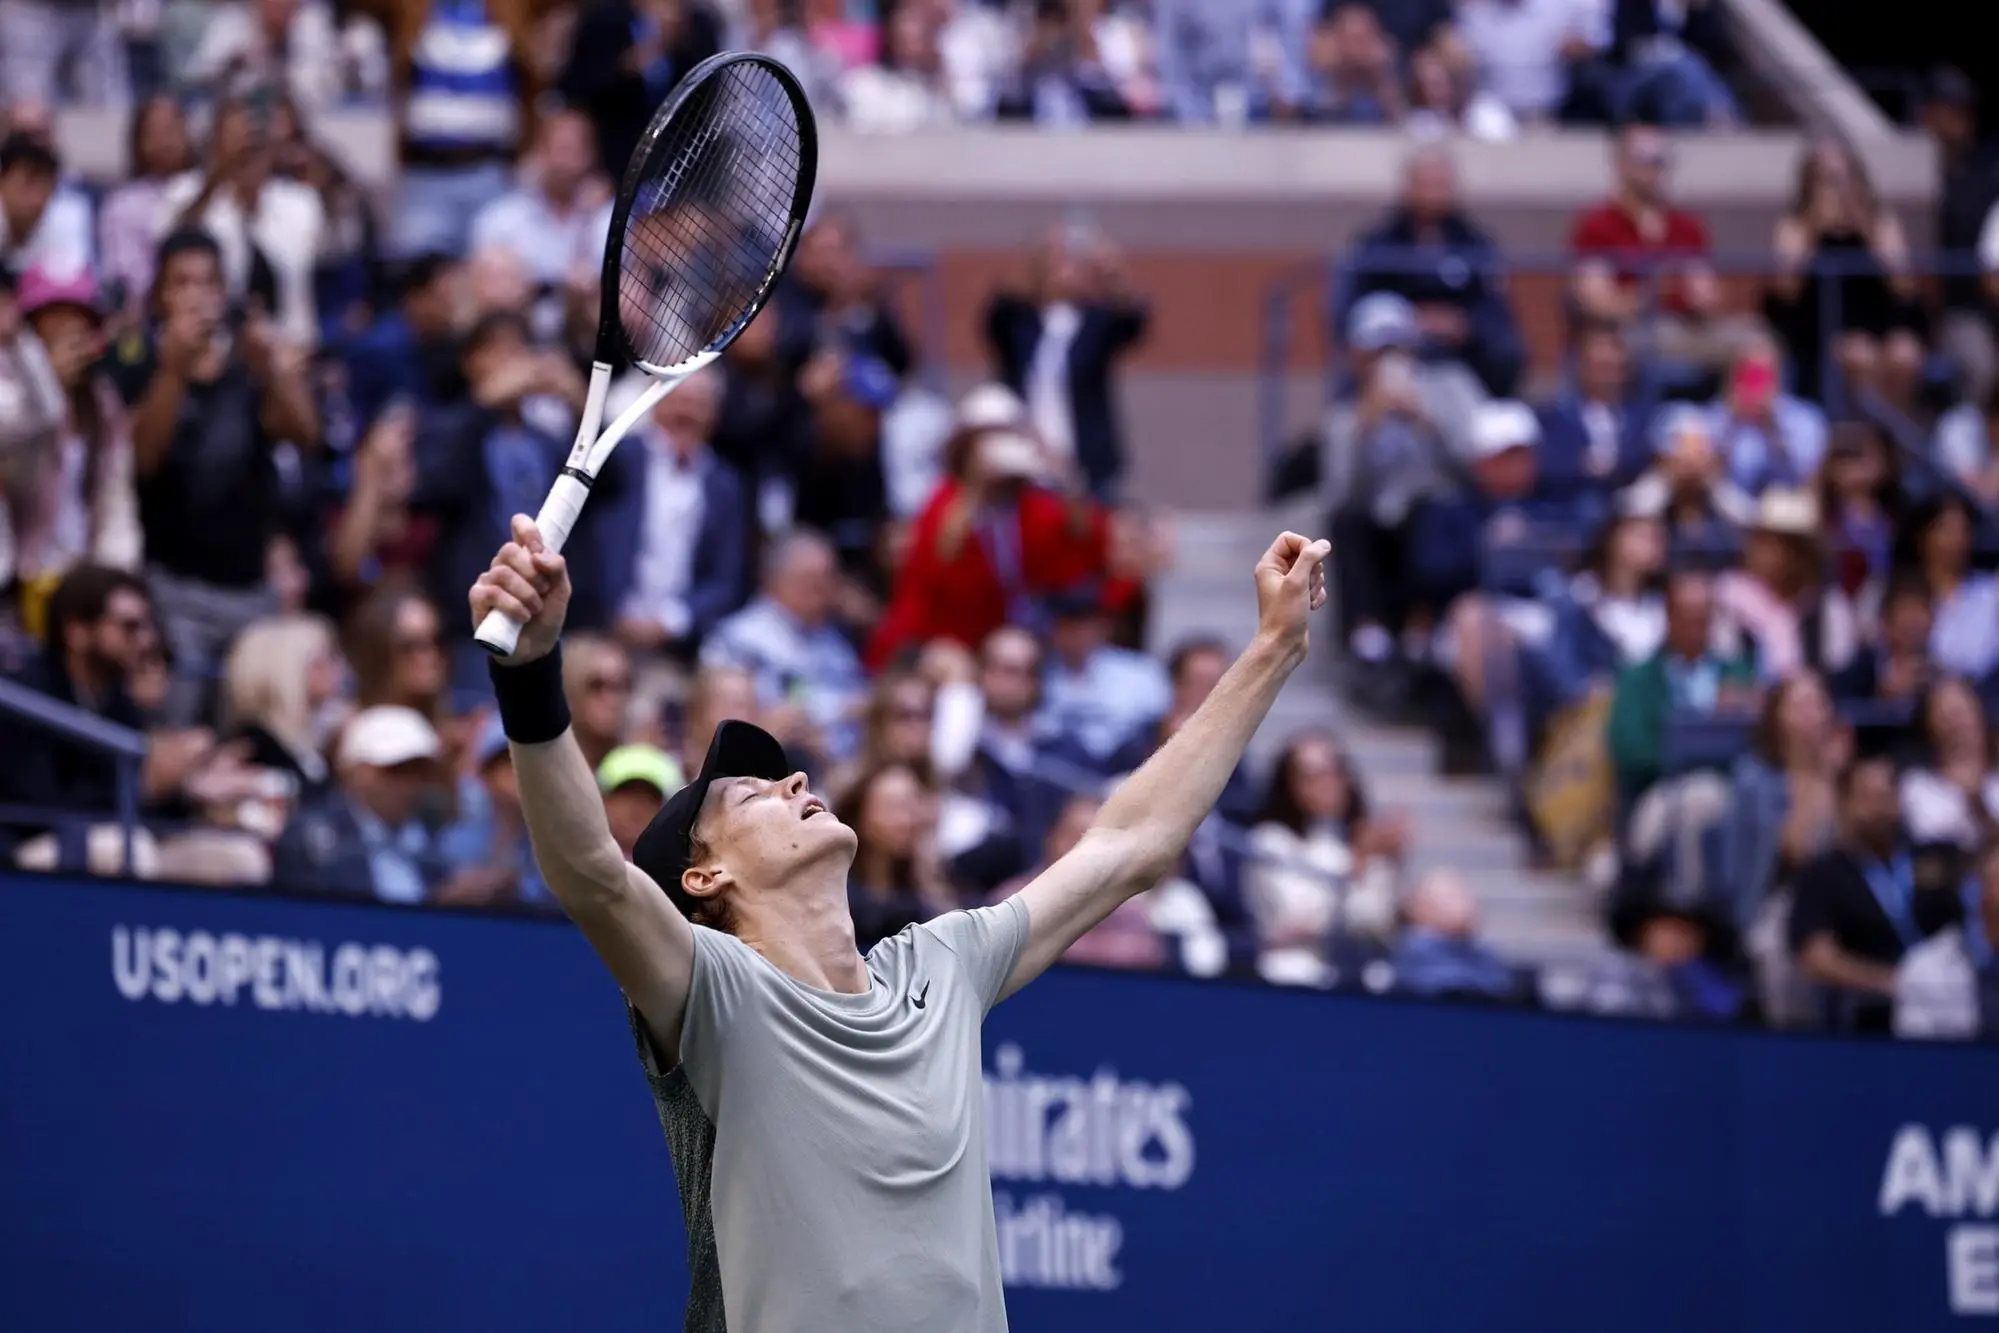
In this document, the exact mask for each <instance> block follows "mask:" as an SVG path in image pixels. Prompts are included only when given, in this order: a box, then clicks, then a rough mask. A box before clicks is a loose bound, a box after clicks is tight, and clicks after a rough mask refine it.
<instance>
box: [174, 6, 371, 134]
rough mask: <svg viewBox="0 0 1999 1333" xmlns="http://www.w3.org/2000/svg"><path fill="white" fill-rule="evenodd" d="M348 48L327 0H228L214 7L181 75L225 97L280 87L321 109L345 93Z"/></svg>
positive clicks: (306, 104)
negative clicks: (342, 42)
mask: <svg viewBox="0 0 1999 1333" xmlns="http://www.w3.org/2000/svg"><path fill="white" fill-rule="evenodd" d="M345 54H346V53H345V52H344V51H343V49H342V47H341V42H340V34H339V32H338V31H337V30H336V29H335V27H334V14H333V8H332V6H330V5H328V4H326V3H324V2H323V0H228V2H227V3H223V4H217V5H212V6H210V8H209V15H208V22H207V25H206V26H205V27H204V28H203V29H202V31H201V40H200V42H199V43H197V44H196V46H195V48H194V51H193V53H192V54H190V55H189V56H188V57H187V62H186V63H185V64H184V65H183V66H182V67H181V72H180V73H181V79H182V81H183V82H186V83H190V84H195V85H198V86H200V87H203V88H205V89H207V90H208V91H210V92H212V93H215V94H218V95H220V96H224V97H238V96H245V95H268V94H270V93H272V92H278V93H280V94H282V95H284V96H288V97H290V98H291V99H293V100H294V101H296V102H297V103H298V104H299V105H300V106H302V107H305V108H306V109H308V110H310V111H314V112H317V111H319V110H321V109H323V108H325V107H327V106H330V105H331V104H333V103H334V102H335V101H337V100H338V99H339V97H340V95H341V93H342V92H343V91H345V89H344V87H343V85H344V84H345V82H346V76H347V75H348V73H349V71H348V69H347V63H348V62H347V60H346V58H345Z"/></svg>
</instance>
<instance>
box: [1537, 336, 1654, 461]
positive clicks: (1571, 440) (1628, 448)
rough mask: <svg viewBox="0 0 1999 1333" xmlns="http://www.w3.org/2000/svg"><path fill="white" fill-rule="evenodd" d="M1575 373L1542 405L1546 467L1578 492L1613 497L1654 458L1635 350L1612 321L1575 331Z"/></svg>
mask: <svg viewBox="0 0 1999 1333" xmlns="http://www.w3.org/2000/svg"><path fill="white" fill-rule="evenodd" d="M1575 363H1576V364H1575V377H1574V379H1573V380H1572V381H1571V382H1570V384H1569V385H1568V387H1567V388H1565V389H1564V390H1563V391H1562V393H1561V394H1560V396H1558V397H1557V398H1556V399H1555V400H1554V401H1553V402H1552V403H1549V404H1548V405H1546V406H1545V407H1543V408H1542V409H1541V450H1540V456H1541V467H1542V470H1543V472H1544V473H1545V474H1546V475H1547V476H1549V477H1550V478H1557V477H1559V478H1561V479H1562V480H1563V481H1564V483H1566V484H1567V485H1569V486H1571V487H1573V488H1574V489H1575V490H1576V491H1578V492H1579V493H1588V494H1591V495H1594V496H1596V497H1599V498H1601V499H1604V500H1608V498H1609V496H1610V495H1611V494H1612V493H1614V492H1616V491H1620V490H1622V489H1624V488H1625V487H1626V486H1629V485H1630V484H1631V483H1632V482H1634V481H1636V480H1637V479H1638V478H1639V476H1640V475H1642V474H1643V473H1644V471H1645V469H1646V468H1647V467H1648V466H1650V465H1651V462H1652V445H1651V441H1650V439H1649V438H1648V436H1647V432H1646V424H1647V421H1648V420H1649V418H1650V415H1651V414H1650V412H1649V411H1648V409H1647V408H1646V407H1645V405H1644V404H1642V403H1640V402H1637V401H1635V400H1634V398H1633V396H1632V392H1631V353H1630V349H1629V348H1628V347H1627V346H1626V345H1625V341H1624V335H1623V334H1622V333H1621V332H1619V331H1618V329H1617V328H1616V327H1615V326H1613V325H1608V324H1598V325H1591V326H1588V327H1586V328H1584V329H1583V330H1582V331H1581V332H1580V333H1579V334H1577V336H1576V346H1575Z"/></svg>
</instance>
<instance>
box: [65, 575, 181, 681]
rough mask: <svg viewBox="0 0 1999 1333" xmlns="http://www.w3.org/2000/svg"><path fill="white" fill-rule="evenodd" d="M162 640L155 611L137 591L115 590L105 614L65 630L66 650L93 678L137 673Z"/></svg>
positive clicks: (106, 603)
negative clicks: (159, 639)
mask: <svg viewBox="0 0 1999 1333" xmlns="http://www.w3.org/2000/svg"><path fill="white" fill-rule="evenodd" d="M157 638H158V635H157V632H156V630H155V627H154V624H153V608H152V605H151V604H150V603H149V602H147V601H146V599H145V597H144V596H143V595H142V594H140V593H139V592H138V590H136V589H133V588H118V589H114V590H113V591H112V593H111V595H110V597H109V598H107V599H106V600H105V603H104V614H103V615H101V616H99V617H98V618H97V619H96V620H94V621H86V622H81V623H72V624H70V625H68V626H65V627H64V631H63V639H64V645H63V646H64V647H65V649H67V650H68V652H69V654H70V656H71V657H72V658H77V659H80V660H81V661H82V663H83V665H84V667H85V669H86V670H88V671H89V672H90V673H91V674H92V675H105V676H111V677H114V678H119V679H124V678H127V677H129V676H130V675H131V674H132V672H134V671H135V670H137V669H138V668H139V666H140V665H141V664H142V662H143V660H144V658H145V655H146V653H147V652H148V651H149V650H151V649H152V648H154V647H155V646H156V640H157Z"/></svg>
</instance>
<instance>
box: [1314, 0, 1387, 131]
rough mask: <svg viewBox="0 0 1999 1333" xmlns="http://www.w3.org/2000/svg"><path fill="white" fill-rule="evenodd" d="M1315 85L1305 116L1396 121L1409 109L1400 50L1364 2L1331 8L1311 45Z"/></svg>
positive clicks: (1337, 121)
mask: <svg viewBox="0 0 1999 1333" xmlns="http://www.w3.org/2000/svg"><path fill="white" fill-rule="evenodd" d="M1306 51H1307V54H1306V60H1307V62H1308V63H1309V65H1310V67H1311V85H1310V88H1309V91H1308V92H1307V93H1306V95H1305V103H1304V105H1303V107H1302V108H1300V109H1301V111H1302V113H1303V115H1304V118H1305V119H1307V120H1313V121H1326V122H1331V123H1334V124H1341V125H1394V124H1397V123H1399V122H1400V121H1401V120H1402V118H1403V115H1404V114H1405V112H1406V111H1407V109H1408V98H1407V96H1406V95H1405V94H1404V92H1403V89H1402V79H1401V75H1400V73H1399V71H1398V70H1397V69H1396V62H1395V49H1394V47H1392V46H1390V45H1389V42H1388V38H1387V36H1386V34H1384V33H1383V32H1382V30H1381V20H1380V19H1379V18H1377V17H1376V15H1375V12H1374V11H1373V10H1372V9H1370V8H1368V6H1367V5H1366V4H1364V3H1362V2H1361V0H1346V3H1343V4H1338V5H1336V6H1329V7H1328V12H1327V14H1326V17H1325V18H1323V19H1321V20H1320V21H1319V24H1318V26H1317V27H1316V28H1315V29H1313V31H1312V35H1311V40H1310V44H1309V45H1308V46H1307V48H1306Z"/></svg>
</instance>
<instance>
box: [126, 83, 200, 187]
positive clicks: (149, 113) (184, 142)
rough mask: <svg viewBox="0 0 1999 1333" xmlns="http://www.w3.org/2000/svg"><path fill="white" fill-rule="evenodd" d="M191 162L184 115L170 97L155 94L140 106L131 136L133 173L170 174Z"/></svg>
mask: <svg viewBox="0 0 1999 1333" xmlns="http://www.w3.org/2000/svg"><path fill="white" fill-rule="evenodd" d="M193 165H194V145H193V142H192V141H191V140H190V139H189V138H188V133H187V117H186V116H185V115H183V114H182V112H181V109H180V103H179V102H176V101H175V100H174V99H173V98H171V97H155V98H153V99H152V100H151V101H149V102H147V103H146V105H145V106H144V107H143V108H141V109H140V111H139V116H138V123H137V124H136V126H135V127H134V132H133V136H132V174H133V175H134V176H155V177H157V176H172V175H175V174H176V173H178V172H182V171H186V170H187V169H188V168H189V167H191V166H193Z"/></svg>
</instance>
